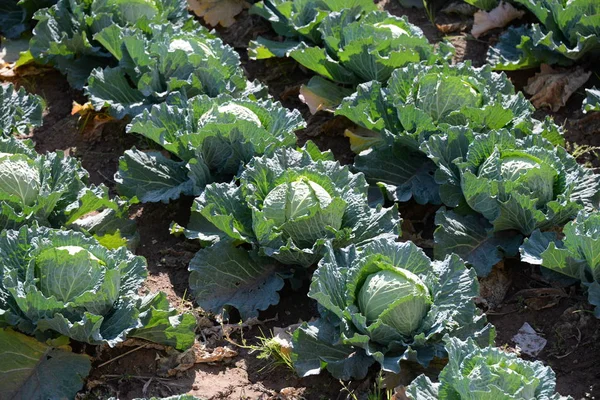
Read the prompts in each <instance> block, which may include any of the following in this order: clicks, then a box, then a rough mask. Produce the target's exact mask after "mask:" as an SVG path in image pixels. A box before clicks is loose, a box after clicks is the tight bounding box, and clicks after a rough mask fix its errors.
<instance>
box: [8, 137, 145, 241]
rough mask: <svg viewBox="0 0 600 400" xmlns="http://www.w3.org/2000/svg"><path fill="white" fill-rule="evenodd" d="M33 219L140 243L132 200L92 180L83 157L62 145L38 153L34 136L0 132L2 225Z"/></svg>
mask: <svg viewBox="0 0 600 400" xmlns="http://www.w3.org/2000/svg"><path fill="white" fill-rule="evenodd" d="M32 223H37V224H40V225H43V226H49V227H55V228H60V227H62V226H68V227H71V228H73V229H77V230H82V231H84V232H87V233H90V234H93V235H95V236H97V237H98V238H99V239H100V240H101V241H102V242H103V243H110V245H111V246H120V245H123V244H126V243H127V241H129V244H130V245H131V246H134V245H135V244H136V243H135V242H136V240H135V239H136V235H137V233H136V226H135V222H134V221H131V220H129V219H128V203H126V202H125V201H122V200H121V199H119V198H116V199H114V200H111V199H110V198H109V195H108V188H106V187H105V186H104V185H101V186H93V185H89V184H88V172H87V171H86V170H85V169H83V167H82V166H81V164H80V163H79V161H77V160H76V159H75V158H72V157H67V156H65V155H64V154H63V153H62V152H60V151H57V152H52V153H48V154H45V155H40V154H37V153H36V152H35V150H34V148H33V143H32V142H31V141H30V140H24V141H20V140H17V139H15V138H0V227H1V228H3V229H6V228H9V229H16V228H19V227H21V226H23V225H26V224H32Z"/></svg>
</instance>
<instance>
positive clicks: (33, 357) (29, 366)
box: [0, 329, 92, 399]
mask: <svg viewBox="0 0 600 400" xmlns="http://www.w3.org/2000/svg"><path fill="white" fill-rule="evenodd" d="M0 360H2V361H0V379H1V380H2V396H3V397H5V398H7V399H63V398H64V399H72V398H75V395H76V394H77V392H78V391H80V390H81V388H82V387H83V384H84V379H85V377H86V376H87V375H88V373H89V372H90V369H91V368H92V365H91V364H92V363H91V360H90V358H89V357H88V356H87V355H85V354H74V353H71V351H70V349H68V348H54V347H51V346H48V345H46V344H43V343H40V342H38V341H37V340H35V339H34V338H31V337H28V336H25V335H23V334H21V333H18V332H15V331H13V330H12V329H0Z"/></svg>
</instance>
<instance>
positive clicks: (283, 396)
mask: <svg viewBox="0 0 600 400" xmlns="http://www.w3.org/2000/svg"><path fill="white" fill-rule="evenodd" d="M303 395H304V388H295V387H286V388H283V389H281V390H280V391H279V393H277V394H276V395H275V396H271V397H269V400H299V399H303V398H304V396H303Z"/></svg>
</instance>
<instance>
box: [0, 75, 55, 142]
mask: <svg viewBox="0 0 600 400" xmlns="http://www.w3.org/2000/svg"><path fill="white" fill-rule="evenodd" d="M43 111H44V101H43V100H42V98H41V97H39V96H36V95H30V94H27V92H26V91H25V89H23V88H20V89H19V90H15V87H14V86H13V85H12V84H7V85H0V138H2V137H6V136H12V135H23V134H27V133H29V130H30V129H31V128H33V127H36V126H41V125H42V112H43Z"/></svg>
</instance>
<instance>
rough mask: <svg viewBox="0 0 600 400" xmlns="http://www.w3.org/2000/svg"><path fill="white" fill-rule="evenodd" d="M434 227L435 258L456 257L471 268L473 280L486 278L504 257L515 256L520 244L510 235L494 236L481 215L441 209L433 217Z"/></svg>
mask: <svg viewBox="0 0 600 400" xmlns="http://www.w3.org/2000/svg"><path fill="white" fill-rule="evenodd" d="M435 224H436V225H437V226H438V227H437V229H436V230H435V232H434V236H433V237H434V240H435V244H434V247H433V251H434V255H435V258H436V259H438V260H441V259H443V258H444V257H446V256H448V255H450V254H453V253H454V254H458V255H459V256H461V257H462V258H463V259H464V260H465V261H466V262H467V263H469V264H471V265H472V266H473V268H475V271H476V272H477V276H487V275H488V274H489V273H490V272H491V271H492V267H493V266H494V265H496V264H497V263H498V262H500V261H502V260H503V259H504V257H514V256H516V255H517V253H518V251H519V245H520V244H521V242H522V241H523V236H522V235H520V234H518V233H516V232H513V231H509V232H494V227H493V226H492V225H491V224H490V223H489V222H488V221H487V220H486V219H485V218H484V217H483V216H481V215H460V214H458V213H456V212H454V211H446V209H445V208H443V207H442V208H441V209H440V210H439V211H438V212H437V213H436V216H435Z"/></svg>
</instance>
